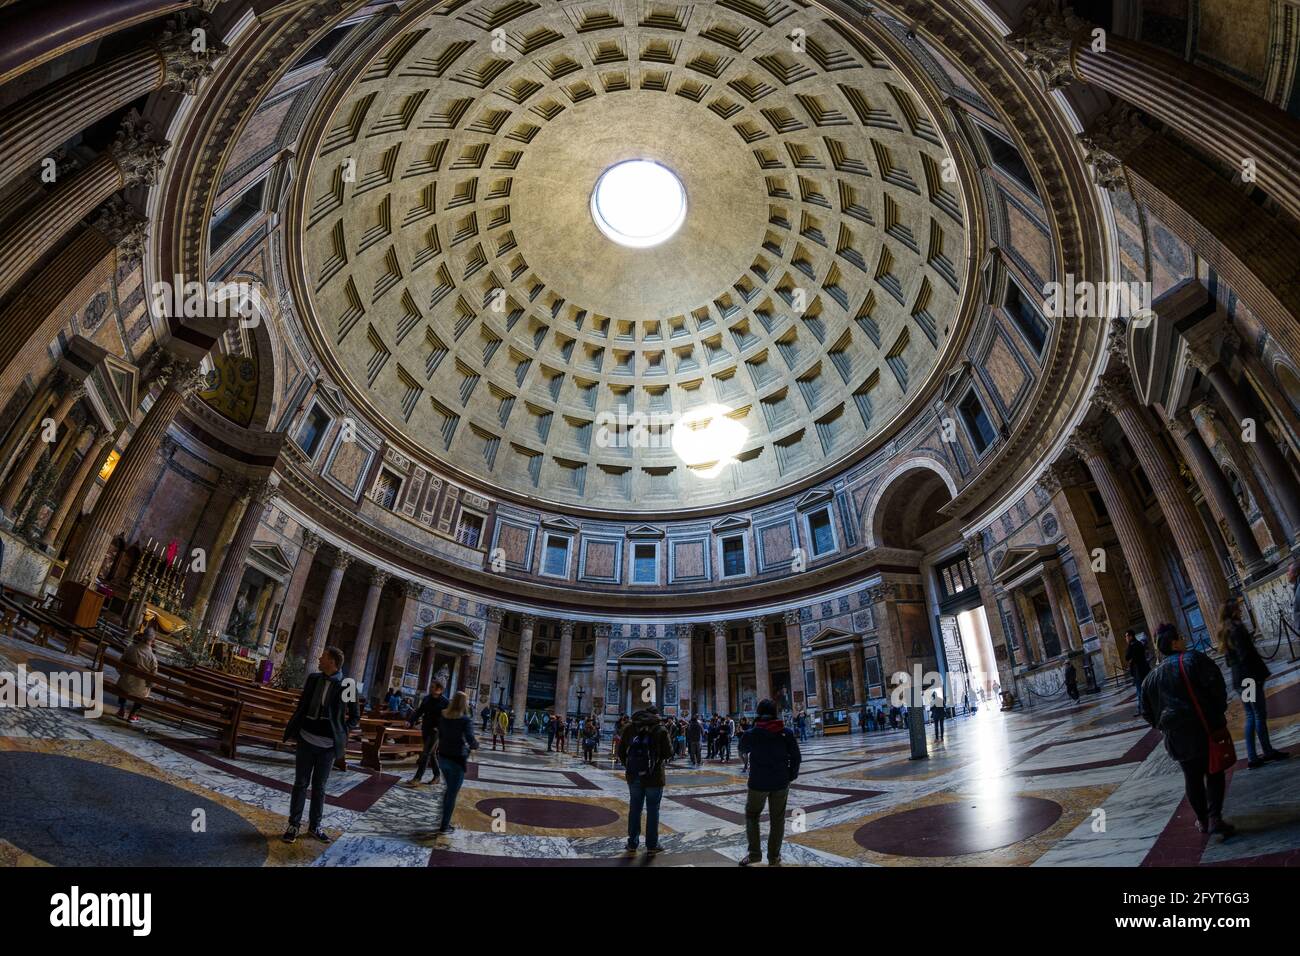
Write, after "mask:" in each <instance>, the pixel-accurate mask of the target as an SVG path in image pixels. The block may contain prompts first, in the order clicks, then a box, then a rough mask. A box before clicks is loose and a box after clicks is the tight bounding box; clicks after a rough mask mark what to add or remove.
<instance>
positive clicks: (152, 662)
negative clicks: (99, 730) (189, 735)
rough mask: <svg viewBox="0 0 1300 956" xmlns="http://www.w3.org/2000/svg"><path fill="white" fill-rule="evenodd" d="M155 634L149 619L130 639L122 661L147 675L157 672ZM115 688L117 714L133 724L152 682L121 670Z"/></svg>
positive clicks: (155, 630) (137, 717) (150, 675)
mask: <svg viewBox="0 0 1300 956" xmlns="http://www.w3.org/2000/svg"><path fill="white" fill-rule="evenodd" d="M157 634H158V631H157V629H156V628H155V627H154V623H153V621H150V622H149V623H148V624H146V625H145V628H144V630H143V631H141V632H140V633H139V634H137V635H136V636H135V637H134V639H132V641H131V646H130V647H128V648H127V649H126V650H125V651H124V652H123V653H122V663H123V664H125V665H126V666H128V667H133V668H135V669H136V670H138V671H143V672H144V673H146V674H148V675H149V677H152V676H154V675H155V674H157V673H158V658H157V657H156V656H155V655H154V651H153V642H154V638H155V637H156V636H157ZM117 688H118V701H117V716H118V718H119V719H121V720H126V721H130V722H131V723H133V724H134V723H135V722H136V721H138V720H139V719H140V708H141V707H143V706H144V702H145V701H146V700H148V699H149V692H150V691H151V690H152V689H153V684H152V683H151V682H150V681H149V678H148V677H141V676H140V675H139V674H132V673H128V672H125V671H123V672H122V673H121V674H120V675H119V676H118V679H117ZM128 699H129V700H130V701H131V713H130V715H129V716H128V714H127V712H126V702H127V700H128Z"/></svg>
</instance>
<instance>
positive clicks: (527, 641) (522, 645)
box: [510, 614, 537, 733]
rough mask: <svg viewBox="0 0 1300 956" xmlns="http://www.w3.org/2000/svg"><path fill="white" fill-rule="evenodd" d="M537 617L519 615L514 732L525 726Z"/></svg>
mask: <svg viewBox="0 0 1300 956" xmlns="http://www.w3.org/2000/svg"><path fill="white" fill-rule="evenodd" d="M536 623H537V618H536V617H534V616H533V615H531V614H521V615H520V616H519V660H518V661H517V662H516V664H515V694H514V711H515V723H514V726H513V727H511V728H510V732H511V733H514V732H515V731H517V730H518V729H519V728H520V727H524V728H526V727H527V724H528V720H527V716H528V674H529V671H531V670H532V667H533V626H534V625H535V624H536Z"/></svg>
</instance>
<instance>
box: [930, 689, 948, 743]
mask: <svg viewBox="0 0 1300 956" xmlns="http://www.w3.org/2000/svg"><path fill="white" fill-rule="evenodd" d="M947 715H948V711H947V710H946V709H945V708H944V706H943V698H942V697H940V696H939V695H938V694H936V695H935V697H934V700H932V701H931V702H930V719H931V720H932V721H934V739H935V740H943V721H944V718H945V717H946V716H947Z"/></svg>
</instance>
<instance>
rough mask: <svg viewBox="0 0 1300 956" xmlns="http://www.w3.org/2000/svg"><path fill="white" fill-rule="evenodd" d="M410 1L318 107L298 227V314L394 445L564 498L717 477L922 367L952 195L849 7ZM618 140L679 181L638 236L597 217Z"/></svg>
mask: <svg viewBox="0 0 1300 956" xmlns="http://www.w3.org/2000/svg"><path fill="white" fill-rule="evenodd" d="M406 26H407V28H406V29H404V30H402V31H401V32H399V33H397V34H396V36H395V38H394V39H392V40H391V41H390V42H388V43H387V44H386V45H385V46H383V47H382V48H379V49H376V50H375V51H373V55H372V56H370V58H369V59H368V60H367V61H365V62H363V63H362V64H361V65H360V66H358V67H356V69H355V70H354V75H353V76H352V77H351V78H349V80H348V83H347V85H346V87H342V86H341V87H340V88H339V89H340V92H339V95H338V96H337V97H336V99H335V104H336V105H334V107H333V113H332V115H331V116H330V117H329V119H328V121H326V122H324V123H321V124H319V126H318V135H317V137H316V141H315V143H314V146H313V147H312V151H313V153H314V155H313V156H312V159H311V165H310V169H309V170H308V171H307V173H306V179H305V184H304V187H303V188H302V190H301V192H300V202H299V203H298V205H297V216H298V217H299V220H300V221H299V222H298V223H297V225H296V228H297V229H298V230H299V234H300V236H301V256H300V262H298V263H297V265H298V267H300V268H301V269H302V270H303V285H304V286H305V288H306V290H307V292H308V293H309V295H310V297H311V300H312V301H311V310H310V311H311V312H312V313H313V314H312V315H310V316H308V321H307V323H306V324H307V325H308V327H309V334H310V335H311V336H312V337H313V339H314V340H315V345H316V348H317V351H318V352H320V353H321V355H322V356H323V359H324V361H325V363H326V364H327V365H328V366H330V367H332V370H333V371H334V373H335V374H336V376H337V377H338V378H339V379H340V380H342V381H344V382H345V384H346V385H347V387H348V389H349V391H350V392H351V396H350V397H351V398H352V399H353V401H354V402H355V403H356V404H357V405H358V406H359V407H361V408H364V409H367V410H368V411H369V412H370V413H371V414H372V415H373V417H374V419H375V420H376V421H377V422H378V423H380V425H381V427H383V428H384V429H385V430H386V431H387V432H388V434H389V437H390V439H391V440H393V441H394V442H396V443H397V444H398V445H399V446H400V447H403V448H404V449H405V450H407V451H408V452H410V453H412V454H415V455H423V456H427V457H430V458H432V459H436V460H437V461H439V462H442V463H443V465H444V467H447V466H450V467H451V468H452V469H454V470H456V471H458V472H459V473H460V474H461V475H462V477H465V476H468V478H470V479H472V480H476V481H478V482H482V483H484V484H485V485H488V486H491V487H493V488H495V489H497V490H503V491H505V492H507V493H510V492H513V493H514V494H515V495H517V496H521V497H527V498H541V499H544V500H547V501H549V502H552V503H555V504H557V505H564V504H581V505H584V506H587V507H593V508H608V509H620V510H628V509H632V510H636V511H659V510H671V509H680V508H683V507H689V506H697V505H711V504H720V503H725V502H730V501H736V500H740V499H745V498H750V497H753V496H756V495H761V494H763V493H766V492H771V491H774V490H778V489H781V488H784V487H787V486H789V485H790V484H791V483H793V482H798V481H800V480H802V479H808V478H810V477H812V476H816V475H818V474H819V473H821V472H823V471H826V470H828V469H830V468H832V467H836V466H841V465H842V464H843V463H844V461H845V460H846V459H847V458H848V456H851V455H853V454H855V453H860V452H861V451H862V450H863V449H864V445H865V444H866V443H867V442H869V441H871V440H872V439H878V438H881V437H883V436H884V434H885V433H886V432H887V431H888V430H890V429H891V427H892V426H894V425H896V424H897V423H898V422H899V421H900V419H901V418H902V417H903V413H904V411H905V409H906V408H907V405H908V402H910V401H912V400H914V399H915V397H916V396H917V395H918V393H920V392H922V391H924V387H925V383H926V382H927V380H929V379H930V377H931V376H933V375H935V374H936V373H937V371H938V369H939V366H940V365H941V364H942V363H941V356H942V355H943V354H944V351H945V346H946V345H947V343H948V342H949V341H950V340H952V339H953V337H954V334H955V332H956V328H955V322H956V316H957V314H958V311H959V305H960V301H961V294H962V286H963V276H964V273H965V260H966V259H967V258H968V253H967V250H966V231H965V228H964V221H963V217H964V215H965V214H968V213H967V210H966V208H965V206H966V204H965V200H964V197H963V195H962V190H961V188H960V187H959V185H958V182H957V176H956V175H955V174H954V173H953V172H952V171H953V170H954V169H955V166H954V164H952V163H951V162H950V161H948V160H947V157H948V155H949V154H948V151H947V149H946V148H945V145H944V142H943V139H942V137H941V136H940V134H939V131H938V127H937V125H936V124H935V122H934V121H933V120H932V119H931V117H930V114H929V113H928V111H927V109H926V107H925V105H924V104H923V97H922V96H921V95H920V94H918V92H917V91H916V89H915V88H914V87H913V86H911V85H910V84H909V83H908V82H907V81H906V80H905V79H904V78H903V76H902V75H901V74H900V73H899V72H898V71H897V70H896V69H895V68H894V67H893V66H892V65H891V63H890V62H889V61H888V60H887V59H886V58H885V56H884V55H883V54H882V52H881V51H880V50H878V49H876V48H875V47H873V46H872V45H870V44H868V43H867V42H866V41H865V40H864V39H863V38H862V37H861V36H860V35H859V34H857V33H856V32H855V31H854V30H853V29H852V28H850V27H849V26H848V25H847V24H845V23H843V22H841V21H839V20H837V19H835V18H833V17H832V16H830V15H829V14H828V13H827V12H826V11H825V10H821V9H818V8H816V7H812V6H805V5H801V4H794V3H785V2H772V3H767V4H760V3H754V2H748V0H723V2H717V3H686V4H671V3H646V2H642V3H634V2H596V3H580V4H575V3H559V2H555V0H514V2H504V3H503V2H499V0H484V2H469V3H452V4H448V5H443V6H439V7H432V8H430V9H428V11H427V12H426V13H424V14H422V15H419V16H414V17H411V18H410V20H409V22H408V23H407V25H406ZM638 159H640V160H650V161H652V162H654V163H656V164H659V166H660V167H663V168H665V169H666V170H667V171H669V172H671V174H673V175H674V176H675V177H677V179H678V180H679V181H680V183H681V185H682V187H683V189H684V193H685V197H686V212H685V216H684V219H683V220H682V222H681V224H680V227H679V228H678V229H677V231H676V232H674V233H673V234H672V235H671V236H670V237H669V238H667V239H666V240H665V241H662V242H661V243H659V244H657V245H653V246H651V247H649V248H634V247H629V246H626V245H622V244H619V243H617V242H615V241H612V240H611V239H610V238H609V237H608V236H607V235H606V234H605V233H603V232H602V231H601V229H599V228H598V226H597V223H596V222H595V221H594V219H593V204H592V199H593V189H594V188H595V186H596V183H597V181H598V180H600V178H601V176H602V174H604V173H605V172H606V171H607V170H609V169H610V168H611V167H613V166H615V165H616V164H618V163H621V162H624V161H627V160H638ZM683 415H685V416H688V417H689V418H690V424H691V427H692V429H694V431H693V434H694V435H696V436H697V438H698V437H699V436H700V435H701V434H702V435H703V438H704V440H703V441H699V440H697V441H695V442H693V443H692V445H693V448H694V449H695V450H692V451H684V445H683V443H682V442H680V441H678V442H677V443H674V442H673V441H672V430H673V427H674V423H675V422H676V421H677V420H678V419H679V418H680V417H681V416H683ZM715 418H716V419H719V420H720V419H722V418H726V419H729V420H730V422H734V423H735V424H734V425H731V424H728V423H724V424H726V425H727V427H726V428H722V427H718V426H717V425H716V424H715V423H714V421H713V420H714V419H715ZM643 426H644V428H643ZM737 426H738V427H737ZM701 430H703V431H702V432H701ZM727 439H730V440H732V446H731V447H724V446H725V444H726V440H727ZM701 446H703V449H704V450H699V449H700V448H701ZM709 449H713V451H712V452H711V451H710V450H709Z"/></svg>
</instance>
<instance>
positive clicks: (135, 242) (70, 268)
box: [0, 195, 147, 462]
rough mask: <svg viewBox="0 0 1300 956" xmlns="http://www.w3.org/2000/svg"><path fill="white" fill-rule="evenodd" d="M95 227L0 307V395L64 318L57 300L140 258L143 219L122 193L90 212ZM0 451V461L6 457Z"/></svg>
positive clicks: (42, 350)
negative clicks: (93, 212)
mask: <svg viewBox="0 0 1300 956" xmlns="http://www.w3.org/2000/svg"><path fill="white" fill-rule="evenodd" d="M92 225H93V228H89V229H84V228H77V229H74V230H73V232H74V234H73V236H72V238H71V239H69V240H68V242H67V243H66V244H65V245H64V246H63V248H62V249H60V250H59V252H58V253H57V254H55V255H54V257H53V258H52V259H50V260H49V262H48V263H46V264H44V265H43V266H42V267H41V268H40V269H39V270H38V271H37V272H36V273H34V274H33V275H32V276H30V277H29V278H28V280H27V281H26V282H24V283H23V284H22V286H21V287H20V288H19V289H18V290H17V291H16V292H15V293H14V294H13V295H12V296H10V297H9V301H8V302H7V303H6V304H5V306H4V308H3V310H0V395H11V394H13V393H14V392H15V391H16V390H17V388H18V386H19V383H20V382H22V380H23V379H24V378H25V377H26V376H27V374H28V372H29V371H30V370H31V369H32V368H33V367H37V366H38V365H39V363H40V362H42V361H43V360H44V357H45V355H46V354H47V352H48V349H49V345H50V342H52V341H53V340H54V339H55V338H56V337H57V336H58V334H59V331H60V330H61V329H62V328H63V326H64V324H65V323H66V322H67V316H66V315H65V314H64V313H63V311H62V309H61V303H62V302H63V301H64V300H65V299H67V298H68V296H70V295H74V294H76V292H77V290H79V289H80V290H82V291H85V292H86V294H87V295H89V294H90V292H89V291H88V290H90V289H91V288H92V287H94V288H98V287H99V286H101V285H103V284H104V283H105V282H106V281H107V280H108V277H109V276H111V275H112V274H113V271H114V269H115V268H116V266H117V265H121V264H128V263H132V262H135V261H138V260H139V258H140V255H141V254H142V252H143V249H144V241H145V234H146V231H147V223H146V221H145V219H144V217H143V216H140V215H139V214H138V213H136V212H135V211H134V209H132V208H131V207H130V206H129V205H128V204H127V203H126V202H125V201H124V200H122V198H121V197H120V196H117V195H114V196H111V197H109V199H108V201H107V202H105V203H104V204H103V205H102V206H100V208H99V209H98V210H96V212H95V214H94V219H93V221H92ZM8 448H9V446H8V443H6V449H7V450H6V451H5V452H3V453H0V462H6V461H8V459H9V452H8Z"/></svg>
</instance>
